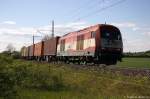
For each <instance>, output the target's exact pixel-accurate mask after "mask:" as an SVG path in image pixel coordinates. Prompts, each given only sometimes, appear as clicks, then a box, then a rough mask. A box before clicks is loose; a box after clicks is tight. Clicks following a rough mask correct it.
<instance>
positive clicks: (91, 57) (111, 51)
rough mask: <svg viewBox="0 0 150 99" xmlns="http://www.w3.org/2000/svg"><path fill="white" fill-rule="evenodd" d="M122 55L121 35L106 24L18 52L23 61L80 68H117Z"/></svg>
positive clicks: (42, 42) (113, 27)
mask: <svg viewBox="0 0 150 99" xmlns="http://www.w3.org/2000/svg"><path fill="white" fill-rule="evenodd" d="M122 53H123V42H122V36H121V32H120V30H119V29H118V28H117V27H115V26H113V25H108V24H97V25H94V26H90V27H87V28H84V29H81V30H79V31H74V32H70V33H68V34H66V35H63V36H61V37H59V36H57V37H53V38H51V39H49V40H46V41H41V42H38V43H36V44H33V45H30V46H28V47H22V49H21V55H22V57H23V58H25V59H29V60H33V59H34V60H38V61H48V62H53V61H63V62H66V63H70V62H72V63H79V64H80V63H94V64H107V65H112V64H116V63H117V61H121V59H122Z"/></svg>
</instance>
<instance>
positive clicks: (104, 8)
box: [73, 0, 125, 22]
mask: <svg viewBox="0 0 150 99" xmlns="http://www.w3.org/2000/svg"><path fill="white" fill-rule="evenodd" d="M122 2H125V0H119V1H117V2H115V3H113V4H111V5H109V6H106V7H103V8H101V9H98V10H96V11H94V12H91V13H88V14H87V15H85V16H82V17H79V18H77V19H76V20H74V21H73V22H76V21H79V20H81V19H83V18H87V17H90V16H93V15H95V14H97V13H100V12H102V11H104V10H106V9H108V8H111V7H114V6H116V5H118V4H120V3H122Z"/></svg>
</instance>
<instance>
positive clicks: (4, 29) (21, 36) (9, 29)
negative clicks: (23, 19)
mask: <svg viewBox="0 0 150 99" xmlns="http://www.w3.org/2000/svg"><path fill="white" fill-rule="evenodd" d="M3 23H4V22H3ZM5 23H11V22H5ZM12 23H13V22H12ZM14 23H15V22H14ZM87 25H88V24H87V23H86V22H75V23H66V24H56V25H55V36H56V35H57V36H62V35H64V34H66V33H69V32H72V31H76V30H78V29H81V28H84V27H86V26H87ZM37 30H44V31H41V32H42V33H39V32H37ZM45 30H46V31H45ZM33 34H34V35H35V36H36V38H35V42H38V41H40V40H41V38H42V37H43V36H44V35H45V34H51V26H50V25H46V26H41V27H36V28H34V27H18V25H10V24H5V25H2V24H0V44H1V45H0V50H1V51H2V50H4V49H5V47H6V45H8V44H9V43H12V44H13V45H14V46H15V47H16V49H17V50H20V48H21V47H22V46H23V45H30V44H32V36H33ZM37 36H38V37H37Z"/></svg>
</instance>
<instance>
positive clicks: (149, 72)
mask: <svg viewBox="0 0 150 99" xmlns="http://www.w3.org/2000/svg"><path fill="white" fill-rule="evenodd" d="M68 65H69V66H71V67H73V68H76V69H89V70H94V71H100V70H104V71H110V72H112V73H120V74H123V75H125V76H148V77H150V68H119V67H116V66H115V65H111V66H106V65H93V64H88V65H76V64H68Z"/></svg>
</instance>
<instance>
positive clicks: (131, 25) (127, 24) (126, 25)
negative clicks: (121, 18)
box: [111, 22, 136, 28]
mask: <svg viewBox="0 0 150 99" xmlns="http://www.w3.org/2000/svg"><path fill="white" fill-rule="evenodd" d="M111 24H112V25H115V26H117V27H120V28H135V27H136V24H135V23H133V22H122V23H111Z"/></svg>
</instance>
